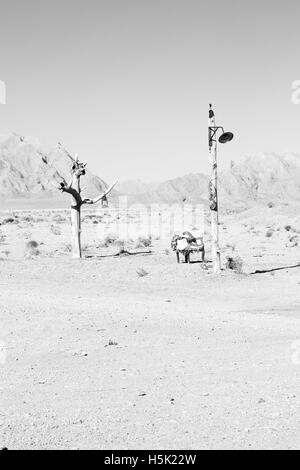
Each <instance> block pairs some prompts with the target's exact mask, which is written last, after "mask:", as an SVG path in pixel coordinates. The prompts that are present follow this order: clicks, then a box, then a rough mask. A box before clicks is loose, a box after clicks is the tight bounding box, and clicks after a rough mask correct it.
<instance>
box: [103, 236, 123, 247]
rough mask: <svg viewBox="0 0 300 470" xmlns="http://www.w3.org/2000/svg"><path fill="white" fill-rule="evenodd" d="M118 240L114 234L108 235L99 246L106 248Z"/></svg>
mask: <svg viewBox="0 0 300 470" xmlns="http://www.w3.org/2000/svg"><path fill="white" fill-rule="evenodd" d="M118 240H119V237H118V235H116V234H115V233H108V234H107V235H106V236H105V237H104V239H103V241H102V242H101V245H100V246H103V247H108V246H110V245H115V244H116V242H117V241H118Z"/></svg>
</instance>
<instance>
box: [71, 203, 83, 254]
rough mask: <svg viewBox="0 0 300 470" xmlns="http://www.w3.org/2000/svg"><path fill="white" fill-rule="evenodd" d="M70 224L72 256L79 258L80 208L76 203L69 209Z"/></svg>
mask: <svg viewBox="0 0 300 470" xmlns="http://www.w3.org/2000/svg"><path fill="white" fill-rule="evenodd" d="M71 224H72V254H73V258H81V208H80V206H78V205H76V206H75V205H74V206H73V207H72V209H71Z"/></svg>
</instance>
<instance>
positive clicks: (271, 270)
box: [251, 263, 300, 274]
mask: <svg viewBox="0 0 300 470" xmlns="http://www.w3.org/2000/svg"><path fill="white" fill-rule="evenodd" d="M294 268H300V263H298V264H295V265H293V266H282V267H281V268H271V269H258V270H256V271H254V273H251V274H265V273H274V272H275V271H283V270H285V269H294Z"/></svg>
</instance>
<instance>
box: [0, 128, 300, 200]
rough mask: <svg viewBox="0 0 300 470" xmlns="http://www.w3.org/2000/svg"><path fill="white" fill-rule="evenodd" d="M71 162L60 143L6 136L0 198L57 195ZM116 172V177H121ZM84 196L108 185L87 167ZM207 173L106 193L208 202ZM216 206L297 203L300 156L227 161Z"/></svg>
mask: <svg viewBox="0 0 300 470" xmlns="http://www.w3.org/2000/svg"><path fill="white" fill-rule="evenodd" d="M70 165H71V160H70V158H69V157H68V154H67V151H66V150H64V149H63V148H62V146H60V145H57V146H56V147H45V146H43V145H41V143H40V142H39V141H38V140H37V139H34V138H25V137H23V136H20V135H17V134H11V135H10V136H8V137H7V138H5V139H4V140H2V142H0V199H2V200H5V199H12V198H31V199H41V198H52V199H59V198H61V197H62V195H61V194H60V193H59V192H58V191H57V189H56V188H55V186H56V185H57V183H58V182H59V181H60V177H61V176H63V177H64V178H65V179H67V180H68V178H69V175H70ZM120 176H121V175H120ZM83 184H84V186H86V195H87V196H89V197H93V196H96V195H97V194H98V193H99V192H102V191H103V190H104V189H105V188H106V187H107V184H106V183H105V182H104V181H103V180H102V179H101V178H100V177H98V176H95V175H93V174H92V173H91V172H89V171H87V174H86V176H85V178H84V183H83ZM208 184H209V176H208V175H204V174H201V173H199V174H188V175H185V176H182V177H178V178H175V179H170V180H168V181H165V182H162V183H155V182H154V183H143V182H142V181H140V180H129V181H124V182H122V183H120V184H119V186H118V187H117V189H118V191H114V192H113V193H112V194H111V197H112V199H113V200H116V198H117V196H118V194H120V193H121V194H124V195H127V196H128V197H129V201H130V202H135V203H142V204H146V205H149V204H154V203H165V204H172V203H184V202H186V203H204V204H208ZM219 197H220V205H221V207H222V206H223V207H226V208H237V207H239V208H247V207H251V206H252V207H253V206H255V205H257V204H272V203H276V202H284V203H290V204H293V203H295V202H297V203H299V202H300V156H299V155H297V154H294V153H287V154H282V155H279V154H275V153H271V154H270V153H269V154H266V153H261V154H258V155H255V156H249V157H245V158H244V159H242V160H241V161H240V162H239V163H235V162H232V163H231V166H230V169H229V170H228V171H223V172H220V174H219Z"/></svg>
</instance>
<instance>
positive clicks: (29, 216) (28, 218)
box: [21, 215, 35, 224]
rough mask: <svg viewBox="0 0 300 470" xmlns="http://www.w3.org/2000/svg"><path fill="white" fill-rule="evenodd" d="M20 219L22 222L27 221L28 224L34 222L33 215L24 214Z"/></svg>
mask: <svg viewBox="0 0 300 470" xmlns="http://www.w3.org/2000/svg"><path fill="white" fill-rule="evenodd" d="M21 221H22V222H27V223H29V224H32V223H33V222H35V220H34V217H33V216H32V215H25V216H23V217H21Z"/></svg>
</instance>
